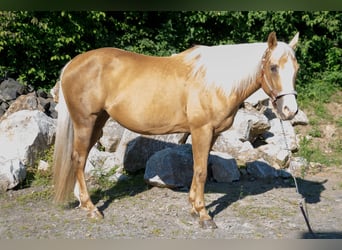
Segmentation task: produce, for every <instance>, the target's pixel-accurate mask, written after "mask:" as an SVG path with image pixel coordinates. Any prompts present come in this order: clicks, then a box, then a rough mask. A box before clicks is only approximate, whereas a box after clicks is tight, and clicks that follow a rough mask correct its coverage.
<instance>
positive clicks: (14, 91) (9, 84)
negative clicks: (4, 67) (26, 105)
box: [0, 78, 26, 101]
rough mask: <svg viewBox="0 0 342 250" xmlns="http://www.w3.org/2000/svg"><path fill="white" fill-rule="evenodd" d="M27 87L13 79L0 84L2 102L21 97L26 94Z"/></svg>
mask: <svg viewBox="0 0 342 250" xmlns="http://www.w3.org/2000/svg"><path fill="white" fill-rule="evenodd" d="M25 89H26V88H25V86H24V85H22V84H20V83H19V82H17V81H16V80H14V79H12V78H8V79H6V80H4V81H3V82H1V84H0V94H1V97H0V100H2V101H10V100H14V99H16V98H17V97H18V96H19V95H22V94H24V93H26V91H25Z"/></svg>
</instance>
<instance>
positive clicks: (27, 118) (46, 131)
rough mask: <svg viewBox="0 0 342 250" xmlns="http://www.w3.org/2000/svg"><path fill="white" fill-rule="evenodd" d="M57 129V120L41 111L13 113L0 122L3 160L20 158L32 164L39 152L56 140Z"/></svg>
mask: <svg viewBox="0 0 342 250" xmlns="http://www.w3.org/2000/svg"><path fill="white" fill-rule="evenodd" d="M55 130H56V124H55V121H54V120H53V119H52V118H50V117H48V116H47V115H45V114H44V113H43V112H41V111H38V110H34V111H29V110H22V111H18V112H16V113H14V114H11V115H10V116H8V117H7V118H6V119H5V120H3V121H2V122H1V123H0V145H2V148H1V162H3V161H7V160H19V161H20V162H21V163H22V164H24V165H25V166H32V165H33V164H34V163H35V160H36V158H37V156H38V155H39V153H41V152H43V151H44V150H46V149H48V148H49V147H50V145H52V143H53V142H54V138H55ZM0 165H1V164H0Z"/></svg>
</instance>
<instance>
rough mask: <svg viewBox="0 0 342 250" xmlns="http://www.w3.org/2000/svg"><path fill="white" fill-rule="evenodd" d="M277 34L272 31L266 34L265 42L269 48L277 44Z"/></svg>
mask: <svg viewBox="0 0 342 250" xmlns="http://www.w3.org/2000/svg"><path fill="white" fill-rule="evenodd" d="M277 43H278V42H277V36H276V33H275V32H274V31H272V32H271V33H270V34H269V35H268V39H267V44H268V48H269V49H274V48H275V47H276V46H277Z"/></svg>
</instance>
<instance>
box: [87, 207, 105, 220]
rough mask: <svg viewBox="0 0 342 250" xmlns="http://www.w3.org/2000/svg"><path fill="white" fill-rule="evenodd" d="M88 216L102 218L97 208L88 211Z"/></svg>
mask: <svg viewBox="0 0 342 250" xmlns="http://www.w3.org/2000/svg"><path fill="white" fill-rule="evenodd" d="M88 217H89V218H91V219H103V218H104V216H103V213H101V212H100V211H99V210H98V209H95V210H93V211H89V213H88Z"/></svg>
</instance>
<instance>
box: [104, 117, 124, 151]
mask: <svg viewBox="0 0 342 250" xmlns="http://www.w3.org/2000/svg"><path fill="white" fill-rule="evenodd" d="M102 131H103V135H102V137H101V138H100V140H99V142H100V144H101V146H103V147H104V148H105V151H107V152H115V151H116V149H117V147H118V145H119V143H120V140H121V138H122V135H123V133H124V131H125V128H123V127H122V126H121V125H120V124H119V123H117V122H116V121H114V120H113V119H112V118H109V119H108V121H107V122H106V124H105V125H104V127H103V129H102Z"/></svg>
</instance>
